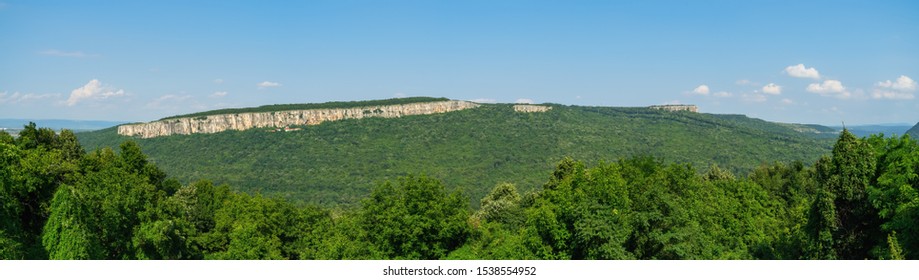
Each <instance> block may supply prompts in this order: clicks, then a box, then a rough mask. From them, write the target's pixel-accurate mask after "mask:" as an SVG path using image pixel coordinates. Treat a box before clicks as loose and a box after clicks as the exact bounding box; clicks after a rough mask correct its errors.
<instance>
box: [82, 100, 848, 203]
mask: <svg viewBox="0 0 919 280" xmlns="http://www.w3.org/2000/svg"><path fill="white" fill-rule="evenodd" d="M547 106H552V110H549V111H548V112H544V113H518V112H515V111H514V110H513V108H512V106H511V105H508V104H483V105H482V106H481V107H478V108H475V109H469V110H462V111H456V112H450V113H445V114H434V115H424V116H405V117H402V118H398V119H384V118H366V119H358V120H342V121H336V122H325V123H322V124H320V125H315V126H305V127H302V130H299V131H291V132H274V133H272V132H267V131H265V130H261V129H252V130H246V131H225V132H221V133H216V134H194V135H175V136H167V137H157V138H151V139H133V138H131V137H126V136H119V135H118V134H117V132H116V130H115V129H114V128H112V129H107V130H101V131H94V132H87V133H79V134H78V136H79V138H80V141H81V142H82V143H83V144H84V145H86V146H87V148H88V149H90V150H92V149H99V148H102V147H111V148H113V149H114V148H117V147H118V145H120V144H121V143H122V142H123V141H126V140H134V141H137V143H138V144H140V145H141V146H142V147H143V148H144V152H145V153H146V154H148V155H150V160H151V161H152V162H155V163H156V164H157V166H159V167H161V168H162V169H163V170H164V171H166V173H168V174H170V175H171V176H174V177H175V178H176V179H178V180H179V181H180V182H182V183H184V184H188V183H191V182H194V181H196V180H199V179H208V180H212V181H213V182H215V183H217V184H227V185H230V186H232V187H233V188H234V190H238V191H243V192H247V193H249V194H255V193H261V194H263V195H266V196H271V197H283V198H285V199H288V200H290V201H292V202H294V203H295V204H298V205H304V204H318V205H322V206H326V207H338V208H355V207H357V206H358V204H359V202H360V200H361V199H362V198H364V197H366V196H367V195H369V194H370V189H371V188H373V187H374V186H376V185H377V184H379V183H380V182H383V181H393V180H396V178H399V177H403V176H406V175H410V174H428V175H430V176H431V177H435V178H438V179H440V180H443V182H444V184H445V185H446V187H447V188H448V189H450V190H460V191H462V192H463V193H465V194H467V195H469V197H470V204H471V205H472V206H473V207H478V206H479V205H478V204H479V202H480V198H482V197H484V196H485V195H487V194H488V192H489V191H490V190H491V189H492V188H493V187H494V186H496V185H498V184H501V183H511V184H514V185H515V186H516V187H517V189H518V190H519V191H520V192H521V193H524V192H527V191H532V190H535V189H538V188H539V186H541V185H542V184H543V183H544V182H543V177H544V174H547V173H549V172H552V169H553V167H554V166H555V163H557V162H558V161H559V160H562V159H563V158H565V157H571V158H576V159H579V160H582V161H584V162H587V163H596V162H599V161H602V160H615V159H618V158H626V157H633V156H646V155H647V156H654V157H656V158H660V159H663V160H665V161H666V162H667V163H691V164H693V165H694V166H702V167H708V166H710V165H712V164H717V165H718V166H720V167H722V168H724V170H725V171H728V172H731V173H734V174H746V173H748V172H750V171H751V170H753V169H754V168H756V167H757V166H759V165H760V164H763V163H766V162H772V161H795V160H797V161H803V162H813V161H814V160H816V159H817V158H819V156H820V155H821V154H823V153H826V152H828V151H829V150H830V148H831V147H832V143H831V140H830V139H823V138H820V137H822V135H824V134H813V133H803V132H798V131H796V130H795V128H794V127H792V126H789V125H780V124H776V123H770V122H765V121H762V120H757V119H751V118H747V117H744V116H736V115H712V114H699V113H689V112H667V111H662V110H652V109H645V108H616V107H581V106H563V105H556V104H548V105H547ZM700 171H703V172H704V171H706V170H705V168H703V169H702V170H700Z"/></svg>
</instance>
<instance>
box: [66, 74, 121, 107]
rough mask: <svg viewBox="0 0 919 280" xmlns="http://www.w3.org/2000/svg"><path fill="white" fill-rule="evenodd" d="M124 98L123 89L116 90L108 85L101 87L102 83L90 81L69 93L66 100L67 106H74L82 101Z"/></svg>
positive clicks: (94, 80)
mask: <svg viewBox="0 0 919 280" xmlns="http://www.w3.org/2000/svg"><path fill="white" fill-rule="evenodd" d="M119 96H124V90H123V89H116V88H114V87H112V86H109V85H103V84H102V82H100V81H99V80H96V79H92V80H90V81H89V83H86V85H84V86H82V87H79V88H77V89H74V90H73V91H71V92H70V98H68V99H67V106H73V105H76V104H77V103H78V102H80V100H84V99H96V100H99V99H107V98H109V97H119Z"/></svg>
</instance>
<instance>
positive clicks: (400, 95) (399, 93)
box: [392, 92, 405, 98]
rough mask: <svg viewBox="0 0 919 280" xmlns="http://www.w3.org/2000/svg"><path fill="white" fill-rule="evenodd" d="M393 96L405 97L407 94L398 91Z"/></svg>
mask: <svg viewBox="0 0 919 280" xmlns="http://www.w3.org/2000/svg"><path fill="white" fill-rule="evenodd" d="M392 96H393V97H395V98H403V97H405V94H404V93H401V92H397V93H396V94H393V95H392Z"/></svg>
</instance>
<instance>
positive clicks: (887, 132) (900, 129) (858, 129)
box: [831, 123, 913, 137]
mask: <svg viewBox="0 0 919 280" xmlns="http://www.w3.org/2000/svg"><path fill="white" fill-rule="evenodd" d="M831 127H832V128H834V129H836V130H839V131H842V129H843V127H842V126H831ZM911 127H913V125H911V124H908V123H891V124H869V125H847V126H845V128H846V129H848V130H849V131H850V132H852V134H855V135H856V136H858V137H866V136H869V135H872V134H879V133H883V134H884V136H887V137H889V136H894V135H897V136H903V134H906V131H907V130H909V129H910V128H911Z"/></svg>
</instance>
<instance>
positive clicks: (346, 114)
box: [118, 100, 479, 138]
mask: <svg viewBox="0 0 919 280" xmlns="http://www.w3.org/2000/svg"><path fill="white" fill-rule="evenodd" d="M478 106H479V104H476V103H472V102H468V101H458V100H450V101H439V102H423V103H409V104H399V105H382V106H367V107H355V108H340V109H310V110H293V111H279V112H258V113H239V114H224V115H210V116H202V117H190V118H177V119H166V120H159V121H154V122H149V123H139V124H126V125H122V126H119V127H118V134H120V135H126V136H134V137H140V138H153V137H159V136H169V135H176V134H183V135H184V134H193V133H217V132H221V131H226V130H247V129H252V128H260V127H287V126H291V125H317V124H320V123H323V122H327V121H338V120H345V119H361V118H370V117H381V118H398V117H402V116H410V115H427V114H438V113H446V112H452V111H459V110H465V109H470V108H475V107H478Z"/></svg>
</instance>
